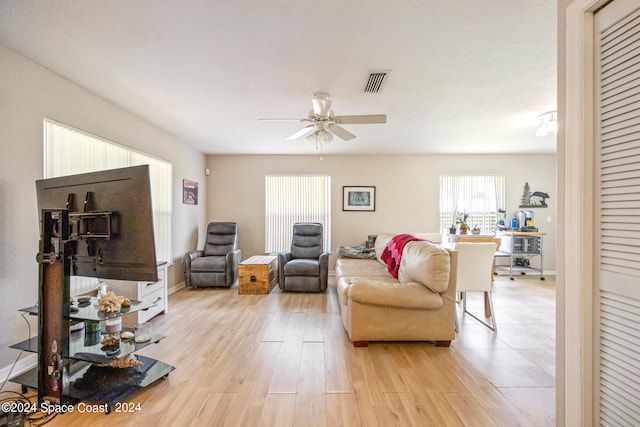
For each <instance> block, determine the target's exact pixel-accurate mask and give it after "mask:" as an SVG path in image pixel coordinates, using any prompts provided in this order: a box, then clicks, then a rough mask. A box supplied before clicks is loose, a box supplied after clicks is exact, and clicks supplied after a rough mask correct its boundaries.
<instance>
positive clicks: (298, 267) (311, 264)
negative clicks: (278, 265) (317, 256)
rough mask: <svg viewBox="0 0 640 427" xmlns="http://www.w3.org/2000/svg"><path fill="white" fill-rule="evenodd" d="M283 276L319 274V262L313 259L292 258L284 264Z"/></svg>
mask: <svg viewBox="0 0 640 427" xmlns="http://www.w3.org/2000/svg"><path fill="white" fill-rule="evenodd" d="M284 275H285V276H319V275H320V264H319V263H318V260H314V259H292V260H291V261H289V262H288V263H286V264H285V265H284Z"/></svg>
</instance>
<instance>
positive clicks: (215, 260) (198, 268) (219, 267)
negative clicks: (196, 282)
mask: <svg viewBox="0 0 640 427" xmlns="http://www.w3.org/2000/svg"><path fill="white" fill-rule="evenodd" d="M226 270H227V257H226V256H224V255H221V256H205V257H200V258H196V259H194V260H193V261H191V271H193V272H205V273H206V272H212V271H217V272H220V271H223V272H224V271H226Z"/></svg>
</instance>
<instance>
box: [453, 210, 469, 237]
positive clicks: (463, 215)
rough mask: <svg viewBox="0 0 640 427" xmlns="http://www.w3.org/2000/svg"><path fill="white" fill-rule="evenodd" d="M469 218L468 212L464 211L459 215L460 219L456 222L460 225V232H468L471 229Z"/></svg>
mask: <svg viewBox="0 0 640 427" xmlns="http://www.w3.org/2000/svg"><path fill="white" fill-rule="evenodd" d="M468 219H469V214H468V213H466V212H462V213H461V214H459V215H458V220H457V221H456V224H459V225H460V234H467V232H468V231H469V225H467V220H468Z"/></svg>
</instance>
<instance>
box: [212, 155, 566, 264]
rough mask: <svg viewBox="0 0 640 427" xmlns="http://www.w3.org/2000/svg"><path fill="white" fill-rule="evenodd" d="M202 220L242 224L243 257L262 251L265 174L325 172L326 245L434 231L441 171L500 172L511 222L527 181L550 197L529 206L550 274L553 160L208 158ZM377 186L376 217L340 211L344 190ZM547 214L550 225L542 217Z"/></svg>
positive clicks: (541, 157) (524, 157) (553, 220)
mask: <svg viewBox="0 0 640 427" xmlns="http://www.w3.org/2000/svg"><path fill="white" fill-rule="evenodd" d="M207 166H208V167H209V168H210V169H211V176H209V177H207V181H208V189H209V197H208V198H207V200H208V207H207V213H208V221H227V220H228V221H236V222H238V223H239V225H240V229H239V230H240V231H239V233H240V239H239V240H240V246H241V249H242V251H243V258H247V257H249V256H251V255H255V254H260V253H263V251H264V234H265V228H264V222H265V221H264V176H265V174H271V173H292V174H295V173H300V174H304V173H326V174H329V175H331V185H332V211H333V214H332V236H331V241H332V248H331V250H332V251H333V252H336V249H337V248H338V247H340V246H341V245H344V246H351V245H356V244H360V243H362V242H364V241H365V240H366V238H367V235H369V234H378V233H382V232H421V231H423V232H432V231H436V232H437V231H438V228H439V225H438V222H439V220H438V209H439V206H438V205H439V201H438V199H439V176H440V175H441V174H464V173H477V174H504V175H506V177H507V206H506V210H507V212H508V214H509V216H508V218H510V217H511V216H512V214H513V212H515V211H517V210H520V208H519V204H520V199H521V197H522V192H523V189H524V184H525V182H529V185H530V187H531V190H532V191H544V192H546V193H549V195H550V196H551V197H550V198H549V199H548V200H547V204H548V205H549V207H548V208H535V209H533V210H534V212H535V214H536V221H537V225H538V228H539V229H540V231H543V232H546V233H547V236H546V238H545V260H544V261H545V262H544V264H545V265H544V268H545V270H547V271H552V270H554V269H555V236H556V212H555V208H556V179H555V177H556V157H555V155H554V154H547V155H411V156H408V155H397V156H395V155H371V156H328V155H325V156H324V160H320V158H319V156H317V155H309V156H208V158H207ZM353 185H367V186H371V185H373V186H376V210H375V212H344V211H342V187H343V186H353ZM548 217H550V222H547V218H548Z"/></svg>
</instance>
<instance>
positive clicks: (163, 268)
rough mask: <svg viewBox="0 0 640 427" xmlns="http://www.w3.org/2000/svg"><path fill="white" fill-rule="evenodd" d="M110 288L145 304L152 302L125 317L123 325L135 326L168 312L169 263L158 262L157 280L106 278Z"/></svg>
mask: <svg viewBox="0 0 640 427" xmlns="http://www.w3.org/2000/svg"><path fill="white" fill-rule="evenodd" d="M104 282H105V283H106V284H107V285H108V286H109V290H111V291H113V292H115V293H116V295H122V296H125V297H127V298H129V299H131V300H138V301H141V302H142V303H143V304H145V305H149V304H152V306H151V307H150V308H148V309H146V310H141V311H138V312H137V313H136V314H135V315H131V316H126V317H124V318H123V323H122V324H123V326H126V327H130V328H132V327H134V326H135V325H136V324H138V323H142V322H146V321H148V320H150V319H152V318H153V317H155V316H157V315H158V314H160V313H168V311H169V304H168V299H167V297H168V291H167V263H166V262H159V263H158V281H157V282H134V281H127V280H106V279H105V280H104Z"/></svg>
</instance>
